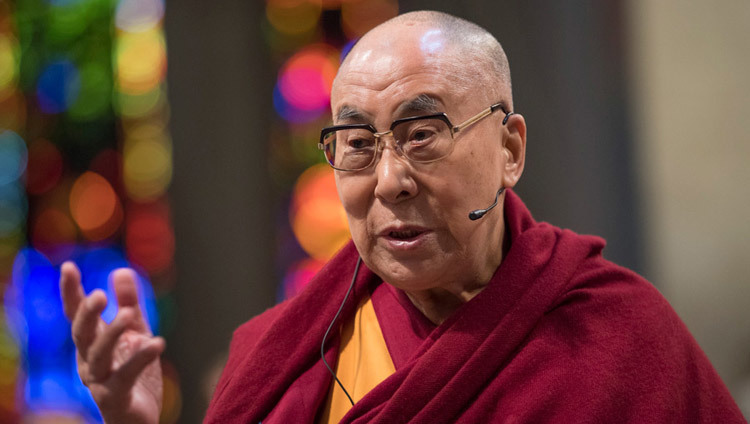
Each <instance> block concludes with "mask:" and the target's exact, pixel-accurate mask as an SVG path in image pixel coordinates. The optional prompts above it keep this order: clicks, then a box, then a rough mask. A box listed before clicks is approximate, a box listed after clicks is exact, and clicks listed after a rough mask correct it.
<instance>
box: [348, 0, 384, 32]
mask: <svg viewBox="0 0 750 424" xmlns="http://www.w3.org/2000/svg"><path fill="white" fill-rule="evenodd" d="M396 15H398V1H396V0H356V1H347V2H344V3H343V4H342V5H341V24H342V26H343V29H344V32H345V33H346V35H347V36H349V38H350V39H354V38H359V37H361V36H363V35H364V34H365V33H366V32H367V31H369V30H371V29H373V28H375V27H376V26H377V25H379V24H380V23H382V22H384V21H386V20H388V19H390V18H393V17H394V16H396Z"/></svg>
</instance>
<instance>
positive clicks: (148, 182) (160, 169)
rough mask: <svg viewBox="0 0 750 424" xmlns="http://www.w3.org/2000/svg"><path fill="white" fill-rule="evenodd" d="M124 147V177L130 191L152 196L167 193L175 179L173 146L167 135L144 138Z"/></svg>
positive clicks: (140, 196) (145, 197)
mask: <svg viewBox="0 0 750 424" xmlns="http://www.w3.org/2000/svg"><path fill="white" fill-rule="evenodd" d="M128 144H129V146H126V147H125V149H124V150H125V151H124V153H123V155H124V164H123V178H124V182H125V188H126V189H127V191H128V194H130V196H131V197H132V198H134V199H139V200H149V199H155V198H158V197H160V196H161V195H163V194H164V192H165V190H166V189H167V186H168V185H169V182H170V181H171V179H172V148H171V143H170V142H169V140H168V139H164V138H162V139H159V138H151V139H142V140H135V141H133V142H131V143H128Z"/></svg>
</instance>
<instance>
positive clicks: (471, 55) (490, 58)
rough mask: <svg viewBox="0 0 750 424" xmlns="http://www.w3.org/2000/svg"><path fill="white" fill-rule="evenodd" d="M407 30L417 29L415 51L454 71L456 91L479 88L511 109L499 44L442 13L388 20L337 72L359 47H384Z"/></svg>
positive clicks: (481, 30)
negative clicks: (379, 45) (431, 55)
mask: <svg viewBox="0 0 750 424" xmlns="http://www.w3.org/2000/svg"><path fill="white" fill-rule="evenodd" d="M408 27H414V28H421V31H419V34H420V37H419V39H418V43H419V48H420V49H421V50H422V51H423V52H426V53H428V54H429V53H434V55H435V57H436V60H441V61H444V62H446V63H447V64H450V65H451V66H452V67H453V68H454V72H453V73H454V77H455V79H456V83H457V87H456V88H457V89H464V90H466V91H474V92H475V95H477V93H476V90H477V89H478V88H481V93H482V94H485V95H486V97H488V98H487V100H488V101H490V102H496V101H503V102H504V103H505V104H506V105H508V107H510V108H511V109H512V108H513V95H512V89H511V78H510V67H509V65H508V59H507V57H506V56H505V52H504V51H503V48H502V46H501V45H500V43H499V42H498V41H497V39H495V37H494V36H493V35H492V34H490V33H489V32H488V31H487V30H485V29H484V28H482V27H480V26H479V25H477V24H475V23H472V22H469V21H467V20H465V19H461V18H458V17H456V16H453V15H449V14H447V13H443V12H436V11H417V12H410V13H405V14H403V15H399V16H397V17H395V18H392V19H390V20H388V21H386V22H384V23H382V24H380V25H378V26H377V27H375V28H373V29H372V30H370V31H369V32H368V33H367V34H365V35H364V36H363V37H362V38H361V39H360V40H359V41H358V42H357V44H356V45H355V46H354V48H353V49H352V51H351V52H350V53H349V55H347V57H346V59H345V60H344V62H343V63H342V66H341V68H340V70H339V73H341V72H345V71H346V69H347V64H348V62H349V60H350V58H351V57H353V56H356V54H357V52H358V49H360V48H361V47H362V46H371V45H372V44H373V43H379V44H381V45H388V44H392V43H400V42H403V40H401V39H398V37H400V34H403V31H394V29H404V28H408Z"/></svg>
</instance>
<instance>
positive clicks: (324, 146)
mask: <svg viewBox="0 0 750 424" xmlns="http://www.w3.org/2000/svg"><path fill="white" fill-rule="evenodd" d="M497 110H501V111H502V112H503V113H504V114H505V116H504V118H503V125H505V124H506V123H507V122H508V118H510V116H511V115H513V113H514V112H508V111H507V110H506V109H505V105H504V104H503V103H502V102H501V103H495V104H493V105H492V106H490V107H488V108H487V109H484V110H482V111H481V112H479V113H478V114H476V115H474V116H472V117H471V118H469V119H467V120H466V121H464V122H462V123H461V124H459V125H455V126H454V125H453V124H452V123H451V121H450V119H449V118H448V115H447V114H446V113H444V112H443V113H436V114H432V115H422V116H410V117H407V118H401V119H397V120H395V121H393V122H392V123H391V126H390V128H389V129H388V131H383V132H377V130H376V129H375V127H374V126H372V125H371V124H345V125H334V126H331V127H326V128H323V130H322V131H321V132H320V141H319V142H318V149H320V150H323V154H324V155H325V158H326V162H328V164H329V165H330V166H331V167H332V168H333V169H336V170H338V171H348V172H354V171H361V170H363V169H367V168H369V167H370V166H371V165H372V164H373V163H375V162H376V160H377V157H378V152H379V151H380V150H381V149H380V145H379V143H380V139H381V138H382V137H385V136H392V137H393V138H394V149H395V151H396V152H397V153H398V154H400V155H401V156H403V157H405V158H407V159H408V160H410V161H412V162H416V163H430V162H435V161H438V160H440V159H443V158H445V157H446V156H448V155H450V154H451V153H452V152H453V148H454V146H455V143H450V148H449V149H448V150H446V151H445V152H443V153H442V154H440V155H439V156H437V157H431V158H430V159H427V160H421V159H416V158H413V157H411V156H410V155H409V154H408V153H407V152H406V151H405V150H404V148H403V143H404V140H397V139H396V138H395V136H394V133H393V130H394V129H395V128H396V127H398V126H399V125H401V124H403V123H406V122H412V121H420V120H430V119H437V120H440V121H442V122H444V123H445V124H446V125H447V127H448V130H449V132H450V136H451V140H455V136H456V134H457V133H460V132H461V131H463V130H466V129H467V128H469V127H470V126H472V125H474V124H476V123H477V122H479V121H481V120H482V119H484V118H486V117H488V116H490V115H492V114H493V113H494V112H496V111H497ZM357 129H361V130H367V131H369V132H370V133H372V137H374V139H375V140H374V141H375V144H374V146H373V148H374V150H373V154H372V158H371V159H370V161H369V162H368V163H367V164H366V165H362V166H359V167H357V168H341V167H338V166H336V165H335V146H334V147H333V148H332V147H331V144H332V143H331V142H328V143H326V137H328V136H329V134H332V133H335V132H337V131H340V130H357ZM334 140H335V138H334ZM332 149H333V150H334V151H333V152H332Z"/></svg>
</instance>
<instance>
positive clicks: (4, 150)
mask: <svg viewBox="0 0 750 424" xmlns="http://www.w3.org/2000/svg"><path fill="white" fill-rule="evenodd" d="M27 161H28V152H27V150H26V143H25V142H24V141H23V139H22V138H21V137H20V136H19V135H18V134H16V133H15V132H13V131H9V130H6V131H2V132H0V185H4V184H8V183H10V182H12V181H15V180H16V179H18V178H20V177H21V174H23V172H24V170H26V163H27Z"/></svg>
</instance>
